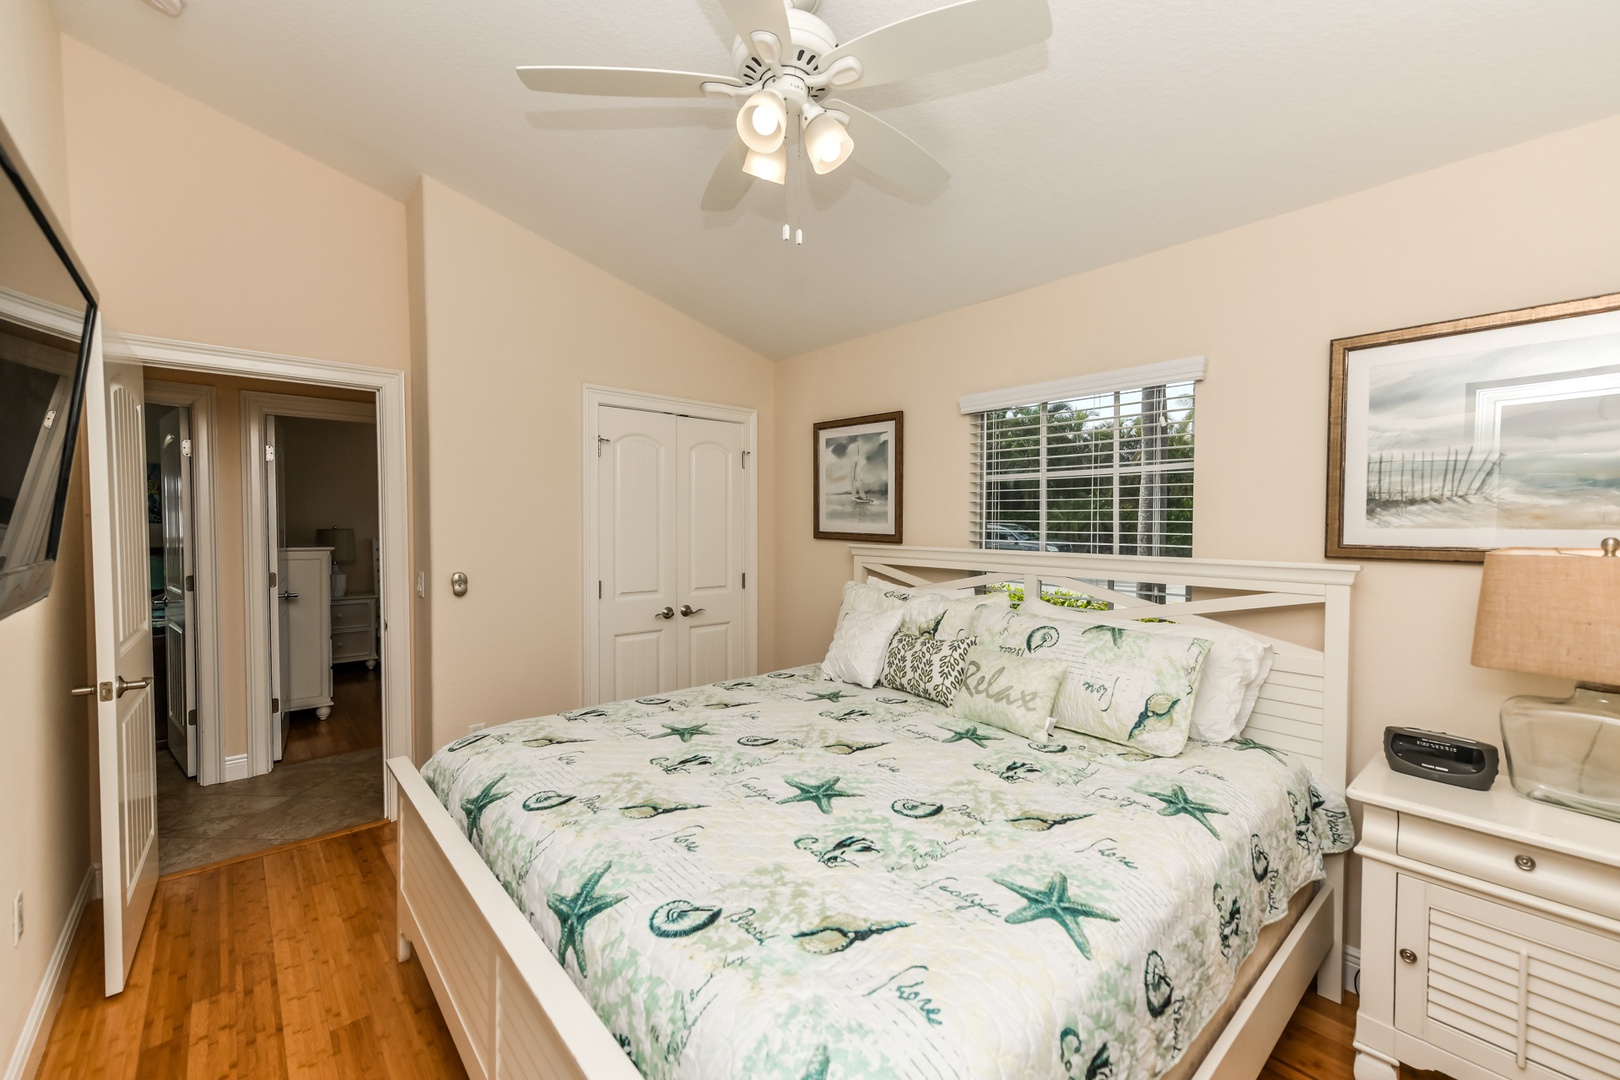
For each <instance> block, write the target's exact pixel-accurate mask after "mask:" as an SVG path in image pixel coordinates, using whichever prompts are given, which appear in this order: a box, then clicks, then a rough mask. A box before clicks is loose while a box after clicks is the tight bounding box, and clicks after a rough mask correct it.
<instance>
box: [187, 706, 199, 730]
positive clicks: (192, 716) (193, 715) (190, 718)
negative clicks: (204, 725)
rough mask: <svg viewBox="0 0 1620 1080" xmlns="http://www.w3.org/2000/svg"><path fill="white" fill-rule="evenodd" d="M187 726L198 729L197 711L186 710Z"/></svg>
mask: <svg viewBox="0 0 1620 1080" xmlns="http://www.w3.org/2000/svg"><path fill="white" fill-rule="evenodd" d="M186 726H187V727H196V726H197V710H196V709H187V710H186Z"/></svg>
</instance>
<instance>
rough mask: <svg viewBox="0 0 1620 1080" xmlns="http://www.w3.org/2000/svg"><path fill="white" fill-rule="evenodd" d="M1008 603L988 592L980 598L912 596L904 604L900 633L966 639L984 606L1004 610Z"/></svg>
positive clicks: (969, 593) (968, 593)
mask: <svg viewBox="0 0 1620 1080" xmlns="http://www.w3.org/2000/svg"><path fill="white" fill-rule="evenodd" d="M1009 603H1010V599H1009V597H1008V596H1007V594H1006V593H1004V592H988V593H985V594H984V595H982V596H981V595H979V594H978V593H975V592H974V591H973V590H972V589H958V590H953V591H950V592H920V593H914V594H913V595H912V597H911V599H910V600H909V601H907V602H906V618H905V621H904V622H903V623H901V624H900V629H902V630H904V631H905V632H906V633H908V634H921V635H922V636H924V637H932V638H939V639H940V640H942V641H950V640H953V639H955V638H965V637H969V636H971V634H972V627H973V613H974V612H975V611H977V610H978V609H979V608H981V607H984V606H986V605H988V606H990V607H993V608H1006V607H1007V606H1008V605H1009Z"/></svg>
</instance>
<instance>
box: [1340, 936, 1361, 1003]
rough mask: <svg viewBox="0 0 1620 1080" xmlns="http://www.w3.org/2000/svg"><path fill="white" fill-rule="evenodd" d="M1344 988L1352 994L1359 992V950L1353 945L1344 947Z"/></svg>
mask: <svg viewBox="0 0 1620 1080" xmlns="http://www.w3.org/2000/svg"><path fill="white" fill-rule="evenodd" d="M1344 988H1345V989H1346V990H1348V991H1350V992H1351V993H1352V994H1360V993H1361V950H1360V949H1358V948H1356V947H1355V946H1354V945H1346V946H1345V947H1344Z"/></svg>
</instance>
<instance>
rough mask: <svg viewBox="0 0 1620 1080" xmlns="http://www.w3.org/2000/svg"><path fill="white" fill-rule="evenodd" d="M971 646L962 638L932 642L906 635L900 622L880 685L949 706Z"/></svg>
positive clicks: (925, 638) (913, 635)
mask: <svg viewBox="0 0 1620 1080" xmlns="http://www.w3.org/2000/svg"><path fill="white" fill-rule="evenodd" d="M971 647H972V643H971V642H970V641H968V640H967V639H966V638H964V639H962V640H960V641H936V640H934V639H933V638H931V637H923V636H922V635H920V634H908V633H906V631H905V624H904V623H903V622H902V624H901V628H900V632H899V633H898V634H896V635H894V637H893V638H891V639H889V654H888V656H887V657H886V658H885V659H884V661H883V677H882V679H881V683H882V685H884V686H887V687H890V688H891V689H894V690H904V691H905V692H906V693H908V694H916V695H917V696H918V697H925V698H927V699H928V700H929V701H937V702H939V703H940V704H941V705H945V706H949V705H950V703H951V699H952V698H954V697H956V691H957V689H958V688H959V687H960V686H961V685H962V669H963V666H964V665H965V663H966V662H967V654H968V649H969V648H971Z"/></svg>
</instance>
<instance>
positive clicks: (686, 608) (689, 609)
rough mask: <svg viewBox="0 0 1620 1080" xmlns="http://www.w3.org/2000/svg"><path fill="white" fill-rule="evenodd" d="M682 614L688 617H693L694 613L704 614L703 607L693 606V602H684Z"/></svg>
mask: <svg viewBox="0 0 1620 1080" xmlns="http://www.w3.org/2000/svg"><path fill="white" fill-rule="evenodd" d="M681 614H682V615H685V616H686V617H687V618H691V617H692V616H693V615H701V614H703V609H702V608H700V607H693V606H692V605H691V604H682V605H681Z"/></svg>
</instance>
